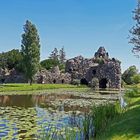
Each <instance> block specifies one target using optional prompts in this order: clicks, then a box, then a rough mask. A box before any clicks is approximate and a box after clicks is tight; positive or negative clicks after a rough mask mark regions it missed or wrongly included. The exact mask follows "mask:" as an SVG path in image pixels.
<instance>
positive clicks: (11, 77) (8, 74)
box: [0, 68, 27, 83]
mask: <svg viewBox="0 0 140 140" xmlns="http://www.w3.org/2000/svg"><path fill="white" fill-rule="evenodd" d="M26 82H27V81H26V79H25V76H24V75H23V74H22V73H18V72H17V71H16V70H15V69H11V70H8V69H2V68H1V69H0V83H26Z"/></svg>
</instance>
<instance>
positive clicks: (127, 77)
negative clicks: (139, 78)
mask: <svg viewBox="0 0 140 140" xmlns="http://www.w3.org/2000/svg"><path fill="white" fill-rule="evenodd" d="M137 74H138V70H137V68H136V66H130V67H129V68H128V69H127V70H125V71H124V73H123V74H122V79H123V81H124V82H125V83H126V84H133V79H132V77H133V76H135V75H137Z"/></svg>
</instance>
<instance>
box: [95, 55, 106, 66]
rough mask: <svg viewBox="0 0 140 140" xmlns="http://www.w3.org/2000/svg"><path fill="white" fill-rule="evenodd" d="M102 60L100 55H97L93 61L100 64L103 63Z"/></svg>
mask: <svg viewBox="0 0 140 140" xmlns="http://www.w3.org/2000/svg"><path fill="white" fill-rule="evenodd" d="M104 61H105V60H104V58H102V57H98V58H96V59H95V62H96V63H98V64H100V65H102V64H104V63H105V62H104Z"/></svg>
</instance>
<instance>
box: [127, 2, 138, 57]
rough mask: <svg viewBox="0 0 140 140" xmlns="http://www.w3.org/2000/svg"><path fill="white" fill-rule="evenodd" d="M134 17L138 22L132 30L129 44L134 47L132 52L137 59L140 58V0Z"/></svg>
mask: <svg viewBox="0 0 140 140" xmlns="http://www.w3.org/2000/svg"><path fill="white" fill-rule="evenodd" d="M133 13H134V17H133V19H134V20H135V21H136V25H135V26H133V27H132V28H131V30H130V34H131V35H132V36H131V37H130V41H129V43H132V44H133V45H134V47H133V49H132V52H133V53H134V54H136V56H137V57H140V54H139V53H140V0H138V5H137V8H136V9H135V10H134V11H133Z"/></svg>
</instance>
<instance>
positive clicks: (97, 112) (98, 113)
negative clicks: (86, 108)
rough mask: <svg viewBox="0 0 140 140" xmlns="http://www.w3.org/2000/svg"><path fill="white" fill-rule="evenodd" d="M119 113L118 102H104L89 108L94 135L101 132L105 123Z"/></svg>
mask: <svg viewBox="0 0 140 140" xmlns="http://www.w3.org/2000/svg"><path fill="white" fill-rule="evenodd" d="M118 115H119V106H118V103H116V104H113V103H108V102H107V103H105V104H101V105H99V106H96V105H94V106H93V107H92V109H91V116H92V120H93V125H94V128H95V129H94V137H96V135H99V134H101V132H102V131H103V130H104V129H105V128H106V126H107V124H108V123H109V122H110V121H111V120H113V119H114V118H116V117H117V116H118Z"/></svg>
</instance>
